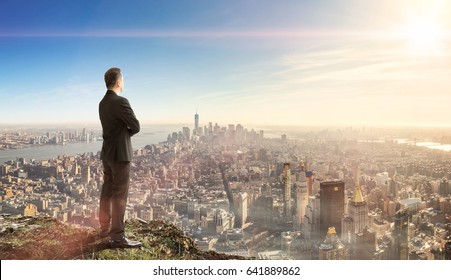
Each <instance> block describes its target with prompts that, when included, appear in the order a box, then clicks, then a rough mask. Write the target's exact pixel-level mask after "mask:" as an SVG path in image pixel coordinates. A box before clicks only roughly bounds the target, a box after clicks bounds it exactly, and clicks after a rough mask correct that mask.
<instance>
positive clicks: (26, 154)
mask: <svg viewBox="0 0 451 280" xmlns="http://www.w3.org/2000/svg"><path fill="white" fill-rule="evenodd" d="M182 126H183V125H167V126H162V125H158V126H153V127H152V126H149V127H143V128H142V130H141V132H140V133H138V134H137V135H135V136H133V137H132V145H133V148H134V149H137V148H142V147H144V146H146V145H152V144H158V143H159V142H163V141H166V139H167V136H168V134H169V133H172V132H173V131H179V130H181V128H182ZM101 148H102V141H93V142H77V143H68V144H66V145H42V146H31V147H26V148H22V149H9V150H1V151H0V164H2V163H4V162H6V161H9V160H16V159H17V158H25V159H26V160H27V161H29V160H31V159H35V160H45V159H51V158H55V157H57V156H58V155H76V154H83V153H97V152H98V151H100V149H101Z"/></svg>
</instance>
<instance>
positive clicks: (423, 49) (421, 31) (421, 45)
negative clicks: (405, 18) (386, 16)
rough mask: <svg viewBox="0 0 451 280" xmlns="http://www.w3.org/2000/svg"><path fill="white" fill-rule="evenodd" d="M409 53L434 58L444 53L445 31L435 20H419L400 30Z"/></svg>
mask: <svg viewBox="0 0 451 280" xmlns="http://www.w3.org/2000/svg"><path fill="white" fill-rule="evenodd" d="M400 35H401V37H402V38H403V39H404V40H405V42H406V43H407V46H408V48H409V51H410V52H411V53H413V54H415V55H426V56H433V55H437V54H440V53H442V51H443V46H444V43H445V39H446V38H445V37H446V36H445V35H446V34H445V30H444V28H443V26H442V25H441V24H440V23H439V22H438V21H436V20H434V19H417V20H415V21H411V22H410V23H408V24H406V26H405V27H403V28H401V29H400Z"/></svg>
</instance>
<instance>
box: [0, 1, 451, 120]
mask: <svg viewBox="0 0 451 280" xmlns="http://www.w3.org/2000/svg"><path fill="white" fill-rule="evenodd" d="M110 67H120V68H121V69H122V72H123V74H124V81H125V88H124V91H123V93H122V96H124V97H126V98H127V99H128V100H129V101H130V104H131V106H132V108H133V110H134V112H135V114H136V116H137V118H138V119H139V120H140V121H141V123H149V124H152V123H154V124H164V123H171V124H173V123H193V125H194V114H195V113H196V111H197V112H198V114H199V116H200V124H201V125H207V124H208V122H213V123H219V124H223V125H227V124H238V123H240V124H245V125H282V126H286V125H290V126H305V125H308V126H315V125H345V126H352V125H369V126H377V125H394V126H398V125H409V126H415V125H421V126H450V125H451V110H450V109H451V108H450V106H451V1H440V0H436V1H434V0H426V1H414V0H410V1H386V0H377V1H376V0H375V1H371V0H370V1H359V0H347V1H346V0H344V1H339V0H336V1H334V0H331V1H323V0H319V1H302V0H297V1H289V0H280V1H266V0H240V1H237V0H229V1H213V0H203V1H202V0H197V1H195V0H184V1H171V0H165V1H153V0H149V1H133V0H132V1H115V0H108V1H86V0H81V1H50V0H43V1H21V0H1V1H0V98H1V100H2V101H1V102H0V123H2V124H8V125H15V124H44V123H47V124H48V123H50V124H74V123H80V124H98V125H100V122H99V120H98V103H99V101H100V100H101V98H102V97H103V95H104V93H105V91H106V88H105V84H104V81H103V75H104V73H105V71H106V70H107V69H109V68H110Z"/></svg>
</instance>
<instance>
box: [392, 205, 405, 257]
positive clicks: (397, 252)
mask: <svg viewBox="0 0 451 280" xmlns="http://www.w3.org/2000/svg"><path fill="white" fill-rule="evenodd" d="M397 208H399V204H398V207H397ZM394 222H395V224H394V228H393V232H392V238H393V247H392V259H394V260H408V259H409V214H408V212H407V210H405V209H401V210H398V211H397V212H396V214H395V217H394Z"/></svg>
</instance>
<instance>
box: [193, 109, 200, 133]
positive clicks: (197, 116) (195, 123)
mask: <svg viewBox="0 0 451 280" xmlns="http://www.w3.org/2000/svg"><path fill="white" fill-rule="evenodd" d="M198 130H199V114H197V110H196V114H195V115H194V134H196V135H197V134H198Z"/></svg>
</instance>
